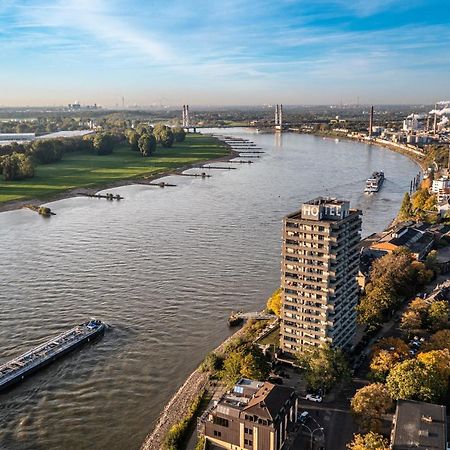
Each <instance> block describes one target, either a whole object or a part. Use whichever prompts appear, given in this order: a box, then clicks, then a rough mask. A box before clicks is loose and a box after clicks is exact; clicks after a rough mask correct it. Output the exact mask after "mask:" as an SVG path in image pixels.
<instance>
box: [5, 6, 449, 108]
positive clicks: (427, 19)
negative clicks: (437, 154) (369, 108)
mask: <svg viewBox="0 0 450 450" xmlns="http://www.w3.org/2000/svg"><path fill="white" fill-rule="evenodd" d="M449 24H450V11H449V8H448V4H447V2H446V1H444V0H442V1H437V0H409V1H406V0H372V1H364V0H355V1H352V2H348V1H346V0H316V1H314V2H311V1H306V0H298V1H296V0H279V1H277V2H272V1H268V0H260V1H255V0H248V1H244V0H223V1H220V2H215V1H212V2H211V1H209V2H208V1H206V0H185V1H182V0H167V1H165V2H153V1H151V2H149V1H147V2H145V1H143V0H129V1H127V2H125V1H124V0H109V1H107V0H56V1H55V0H53V1H51V0H23V1H18V0H0V50H1V55H2V63H1V70H0V83H1V85H2V93H1V96H0V106H21V105H27V106H41V105H47V106H52V105H55V106H56V105H63V104H68V103H73V102H74V101H76V100H78V101H79V102H80V103H82V104H93V103H97V104H99V105H103V106H106V107H111V106H115V105H116V104H117V105H119V106H122V97H124V100H125V105H126V106H127V105H128V106H129V105H134V104H138V105H142V106H150V105H152V104H156V105H159V104H164V105H177V104H179V105H181V104H185V103H189V104H195V105H244V104H245V105H257V104H258V105H260V104H267V103H271V104H275V103H284V104H339V103H341V102H342V103H347V104H349V103H350V104H351V103H357V102H358V99H359V103H361V104H371V103H373V104H409V103H413V104H421V103H423V104H433V103H434V102H435V101H437V100H440V99H442V98H444V97H448V93H449V92H450V77H449V73H450V70H449V69H450V50H449V49H450V45H449V44H450V27H449Z"/></svg>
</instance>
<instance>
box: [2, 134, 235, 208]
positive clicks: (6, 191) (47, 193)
mask: <svg viewBox="0 0 450 450" xmlns="http://www.w3.org/2000/svg"><path fill="white" fill-rule="evenodd" d="M236 156H238V153H237V152H234V151H233V150H231V148H230V147H229V146H227V145H226V144H224V143H223V142H220V141H219V140H218V139H216V138H214V137H211V136H205V135H197V134H196V135H187V136H186V141H185V142H182V143H179V144H175V146H174V147H173V148H169V149H164V148H158V149H157V151H156V152H155V154H154V155H152V156H151V157H149V158H143V157H142V156H140V154H139V153H138V152H132V151H131V150H130V149H129V147H128V146H121V147H119V148H117V149H115V151H114V153H112V154H111V155H105V156H97V155H92V154H85V153H83V154H81V153H69V154H67V155H65V157H64V159H63V160H62V161H59V162H58V163H55V164H48V165H40V166H38V167H37V169H36V176H35V177H34V178H31V179H28V180H20V181H16V182H8V183H6V182H0V212H3V211H11V210H15V209H20V208H23V206H24V205H25V204H32V205H36V206H39V205H42V204H44V203H48V202H52V201H56V200H61V199H64V198H70V197H75V196H76V195H77V194H78V193H86V194H93V193H96V192H98V191H100V190H104V189H111V188H115V187H119V186H125V185H130V184H148V183H149V182H151V181H154V180H155V179H157V178H161V177H164V176H168V175H176V174H179V173H182V172H183V171H185V170H187V169H190V168H193V167H198V166H199V165H202V164H207V163H213V162H220V161H228V160H230V159H232V158H235V157H236Z"/></svg>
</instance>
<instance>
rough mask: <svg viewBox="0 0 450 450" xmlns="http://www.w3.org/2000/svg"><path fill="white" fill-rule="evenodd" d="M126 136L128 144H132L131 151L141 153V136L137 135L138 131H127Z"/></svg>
mask: <svg viewBox="0 0 450 450" xmlns="http://www.w3.org/2000/svg"><path fill="white" fill-rule="evenodd" d="M125 135H126V137H127V139H128V143H129V144H130V148H131V150H133V151H135V152H138V151H139V145H138V141H139V134H138V133H136V131H134V130H133V129H131V130H127V132H126V134H125Z"/></svg>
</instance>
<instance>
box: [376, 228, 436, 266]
mask: <svg viewBox="0 0 450 450" xmlns="http://www.w3.org/2000/svg"><path fill="white" fill-rule="evenodd" d="M427 228H428V226H427V225H426V224H423V223H421V222H419V223H417V224H412V223H410V222H406V223H404V224H400V225H398V226H397V227H395V228H393V229H392V230H389V232H387V233H386V234H384V236H383V237H382V238H381V239H380V240H378V241H377V242H375V243H373V244H372V245H371V246H370V250H371V251H379V252H380V253H381V255H382V254H387V253H392V252H393V251H394V250H398V249H399V248H400V247H406V248H407V249H408V250H410V252H411V253H412V255H413V257H414V258H415V259H417V260H418V261H423V260H424V259H425V258H426V256H427V255H428V253H429V252H430V250H431V249H432V248H433V245H434V235H433V233H431V232H429V231H427Z"/></svg>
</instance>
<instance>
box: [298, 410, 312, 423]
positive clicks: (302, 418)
mask: <svg viewBox="0 0 450 450" xmlns="http://www.w3.org/2000/svg"><path fill="white" fill-rule="evenodd" d="M308 417H309V412H308V411H303V412H302V413H301V414H300V415H299V416H297V422H299V423H303V422H305V421H306V419H307V418H308Z"/></svg>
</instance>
